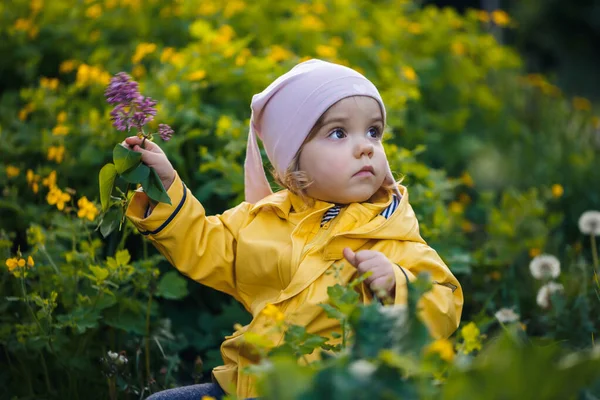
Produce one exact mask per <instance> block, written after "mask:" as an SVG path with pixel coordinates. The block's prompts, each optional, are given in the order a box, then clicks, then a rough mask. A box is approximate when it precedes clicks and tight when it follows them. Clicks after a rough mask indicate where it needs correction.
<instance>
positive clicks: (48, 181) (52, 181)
mask: <svg viewBox="0 0 600 400" xmlns="http://www.w3.org/2000/svg"><path fill="white" fill-rule="evenodd" d="M42 185H44V186H46V187H47V188H48V189H52V188H53V187H54V186H56V171H52V172H50V174H49V175H48V176H47V177H45V178H44V179H43V180H42Z"/></svg>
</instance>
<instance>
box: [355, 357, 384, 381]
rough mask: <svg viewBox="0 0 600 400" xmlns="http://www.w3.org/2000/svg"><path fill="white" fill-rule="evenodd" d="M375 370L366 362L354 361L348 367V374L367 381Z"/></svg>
mask: <svg viewBox="0 0 600 400" xmlns="http://www.w3.org/2000/svg"><path fill="white" fill-rule="evenodd" d="M376 369H377V367H376V366H375V365H374V364H373V363H371V362H369V361H367V360H356V361H354V362H352V363H351V364H350V365H349V366H348V370H349V371H350V374H352V376H354V377H355V378H357V379H360V380H366V379H368V378H369V377H370V376H371V375H373V373H374V372H375V370H376Z"/></svg>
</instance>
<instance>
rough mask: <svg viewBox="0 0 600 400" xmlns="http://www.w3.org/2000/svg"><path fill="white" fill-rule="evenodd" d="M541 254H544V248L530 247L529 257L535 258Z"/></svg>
mask: <svg viewBox="0 0 600 400" xmlns="http://www.w3.org/2000/svg"><path fill="white" fill-rule="evenodd" d="M540 254H542V250H541V249H539V248H537V247H532V248H531V249H529V257H531V258H535V257H537V256H539V255H540Z"/></svg>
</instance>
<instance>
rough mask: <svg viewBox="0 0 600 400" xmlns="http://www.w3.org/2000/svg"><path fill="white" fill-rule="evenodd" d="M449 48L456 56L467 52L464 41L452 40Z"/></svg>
mask: <svg viewBox="0 0 600 400" xmlns="http://www.w3.org/2000/svg"><path fill="white" fill-rule="evenodd" d="M450 49H451V50H452V54H454V55H456V56H462V55H464V54H465V53H466V52H467V48H466V46H465V45H464V43H462V42H458V41H455V42H452V44H451V45H450Z"/></svg>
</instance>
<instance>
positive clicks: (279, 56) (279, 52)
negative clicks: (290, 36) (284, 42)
mask: <svg viewBox="0 0 600 400" xmlns="http://www.w3.org/2000/svg"><path fill="white" fill-rule="evenodd" d="M269 50H270V52H269V56H268V57H269V59H270V60H271V61H273V62H274V63H278V62H280V61H284V60H288V59H289V58H290V57H292V55H293V53H292V52H291V51H289V50H287V49H286V48H284V47H281V46H279V45H274V46H271V48H270V49H269Z"/></svg>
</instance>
